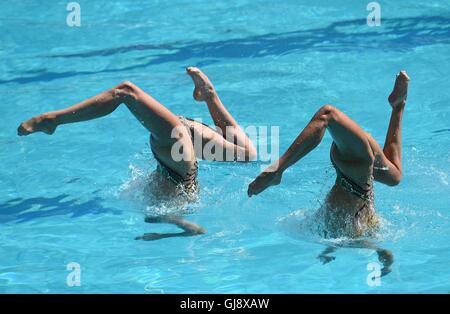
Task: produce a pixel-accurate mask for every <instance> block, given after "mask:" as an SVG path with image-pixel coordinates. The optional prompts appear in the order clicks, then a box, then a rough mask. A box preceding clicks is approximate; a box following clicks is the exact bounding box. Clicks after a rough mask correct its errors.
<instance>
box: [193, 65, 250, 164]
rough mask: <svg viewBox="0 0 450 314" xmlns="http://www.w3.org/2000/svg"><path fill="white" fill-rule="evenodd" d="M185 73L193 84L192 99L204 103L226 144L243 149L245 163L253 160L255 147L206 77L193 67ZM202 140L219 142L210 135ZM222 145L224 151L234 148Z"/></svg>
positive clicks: (206, 130) (206, 129)
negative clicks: (209, 139)
mask: <svg viewBox="0 0 450 314" xmlns="http://www.w3.org/2000/svg"><path fill="white" fill-rule="evenodd" d="M186 71H187V73H188V74H189V76H190V77H191V78H192V80H193V81H194V84H195V89H194V99H195V100H197V101H204V102H206V104H207V106H208V110H209V112H210V114H211V117H212V119H213V121H214V124H215V125H216V127H217V128H218V129H219V131H220V134H221V135H222V136H223V137H224V138H225V139H226V141H227V142H230V143H231V144H234V145H236V146H237V150H238V151H240V150H242V148H243V149H244V153H245V156H246V158H245V160H246V161H248V160H252V159H255V158H256V149H255V146H254V145H253V143H252V141H251V140H250V139H249V137H248V136H247V135H246V134H245V132H244V131H243V130H242V129H241V127H240V126H239V124H238V123H237V122H236V120H235V119H234V118H233V116H232V115H231V114H230V113H229V111H228V110H227V108H226V107H225V105H224V104H223V103H222V101H221V100H220V98H219V95H218V94H217V92H216V90H215V88H214V86H213V84H212V83H211V81H210V80H209V79H208V77H207V76H206V75H205V74H204V73H203V72H202V71H200V69H198V68H195V67H189V68H187V69H186ZM204 131H205V132H206V133H209V132H210V131H211V130H209V129H208V128H204ZM204 138H206V139H208V138H211V139H212V140H213V141H214V140H219V139H218V138H216V137H215V136H213V135H212V134H205V136H204ZM220 142H223V141H220ZM223 143H224V144H223V145H224V148H225V149H226V150H228V149H231V148H234V146H232V145H229V144H227V143H225V142H223Z"/></svg>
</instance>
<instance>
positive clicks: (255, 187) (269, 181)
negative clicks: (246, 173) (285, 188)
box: [247, 167, 282, 197]
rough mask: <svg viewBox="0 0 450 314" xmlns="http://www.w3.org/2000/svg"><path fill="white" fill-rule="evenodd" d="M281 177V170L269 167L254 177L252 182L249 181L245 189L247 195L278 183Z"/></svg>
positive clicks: (256, 193) (257, 192) (254, 193)
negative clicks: (246, 189)
mask: <svg viewBox="0 0 450 314" xmlns="http://www.w3.org/2000/svg"><path fill="white" fill-rule="evenodd" d="M281 177H282V173H281V172H279V171H274V170H272V169H270V167H269V168H268V169H266V170H265V171H264V172H263V173H261V174H260V175H259V176H258V177H256V179H255V180H254V181H253V182H252V183H250V185H249V186H248V191H247V194H248V196H249V197H252V196H253V195H258V194H259V193H261V192H262V191H264V190H265V189H267V188H268V187H270V186H272V185H278V184H280V183H281Z"/></svg>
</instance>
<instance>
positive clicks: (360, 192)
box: [330, 153, 372, 200]
mask: <svg viewBox="0 0 450 314" xmlns="http://www.w3.org/2000/svg"><path fill="white" fill-rule="evenodd" d="M330 159H331V163H332V164H333V167H334V169H336V182H338V183H339V184H340V185H341V186H342V187H343V188H344V189H345V190H346V191H347V192H349V193H351V194H353V195H356V196H358V197H359V198H361V199H363V200H370V199H371V198H372V197H371V196H372V184H368V183H366V186H365V187H362V186H361V185H359V184H358V183H356V182H355V181H354V180H353V179H351V178H350V177H348V176H346V175H345V174H344V173H343V172H342V170H341V169H339V167H338V166H337V165H336V163H335V162H334V160H333V156H332V155H331V153H330Z"/></svg>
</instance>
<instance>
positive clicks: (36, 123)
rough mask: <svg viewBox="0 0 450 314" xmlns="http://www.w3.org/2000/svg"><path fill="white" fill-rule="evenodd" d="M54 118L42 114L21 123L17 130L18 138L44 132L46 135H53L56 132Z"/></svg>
mask: <svg viewBox="0 0 450 314" xmlns="http://www.w3.org/2000/svg"><path fill="white" fill-rule="evenodd" d="M56 127H57V125H56V122H55V116H52V115H49V114H46V113H44V114H42V115H40V116H37V117H34V118H31V119H30V120H28V121H25V122H23V123H22V124H21V125H20V126H19V127H18V128H17V134H18V135H19V136H24V135H30V134H32V133H35V132H44V133H46V134H53V133H54V132H55V130H56Z"/></svg>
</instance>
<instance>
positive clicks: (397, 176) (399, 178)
mask: <svg viewBox="0 0 450 314" xmlns="http://www.w3.org/2000/svg"><path fill="white" fill-rule="evenodd" d="M401 181H402V173H401V172H398V173H395V174H394V175H392V177H391V180H390V181H389V182H388V185H389V186H396V185H399V184H400V182H401Z"/></svg>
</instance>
